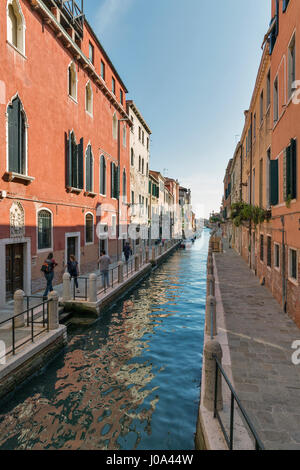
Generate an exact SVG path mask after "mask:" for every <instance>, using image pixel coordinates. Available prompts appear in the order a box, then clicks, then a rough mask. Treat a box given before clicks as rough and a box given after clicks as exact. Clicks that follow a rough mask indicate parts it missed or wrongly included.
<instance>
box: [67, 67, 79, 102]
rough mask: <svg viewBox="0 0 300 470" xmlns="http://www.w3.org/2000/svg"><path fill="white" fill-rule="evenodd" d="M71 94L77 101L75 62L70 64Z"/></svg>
mask: <svg viewBox="0 0 300 470" xmlns="http://www.w3.org/2000/svg"><path fill="white" fill-rule="evenodd" d="M68 75H69V96H71V97H72V98H73V99H74V100H75V101H77V74H76V67H75V64H74V62H72V64H71V65H70V66H69V70H68Z"/></svg>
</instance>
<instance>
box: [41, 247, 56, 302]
mask: <svg viewBox="0 0 300 470" xmlns="http://www.w3.org/2000/svg"><path fill="white" fill-rule="evenodd" d="M56 266H57V263H56V261H55V259H54V258H53V253H49V255H48V258H47V259H46V260H45V261H44V264H43V266H42V269H41V271H42V272H43V273H44V275H45V279H46V281H47V285H46V289H45V292H44V295H43V297H44V299H45V298H47V297H48V293H49V292H53V286H52V282H53V279H54V268H55V267H56Z"/></svg>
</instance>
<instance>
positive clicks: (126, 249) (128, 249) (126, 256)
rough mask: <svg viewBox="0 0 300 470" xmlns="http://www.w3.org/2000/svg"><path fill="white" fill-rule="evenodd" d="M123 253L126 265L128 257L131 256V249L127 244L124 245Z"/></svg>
mask: <svg viewBox="0 0 300 470" xmlns="http://www.w3.org/2000/svg"><path fill="white" fill-rule="evenodd" d="M123 253H124V256H125V261H126V263H128V260H129V258H130V256H131V255H132V249H131V246H130V245H129V243H128V242H126V243H125V246H124V249H123Z"/></svg>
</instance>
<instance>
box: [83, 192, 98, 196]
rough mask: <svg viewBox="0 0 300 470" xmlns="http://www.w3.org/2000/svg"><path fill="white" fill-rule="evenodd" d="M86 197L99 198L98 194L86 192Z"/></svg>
mask: <svg viewBox="0 0 300 470" xmlns="http://www.w3.org/2000/svg"><path fill="white" fill-rule="evenodd" d="M84 195H85V196H87V197H96V196H97V194H96V193H93V192H92V191H85V193H84Z"/></svg>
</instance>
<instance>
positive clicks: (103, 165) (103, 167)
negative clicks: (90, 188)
mask: <svg viewBox="0 0 300 470" xmlns="http://www.w3.org/2000/svg"><path fill="white" fill-rule="evenodd" d="M100 194H102V196H105V195H106V160H105V157H104V155H101V158H100Z"/></svg>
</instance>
